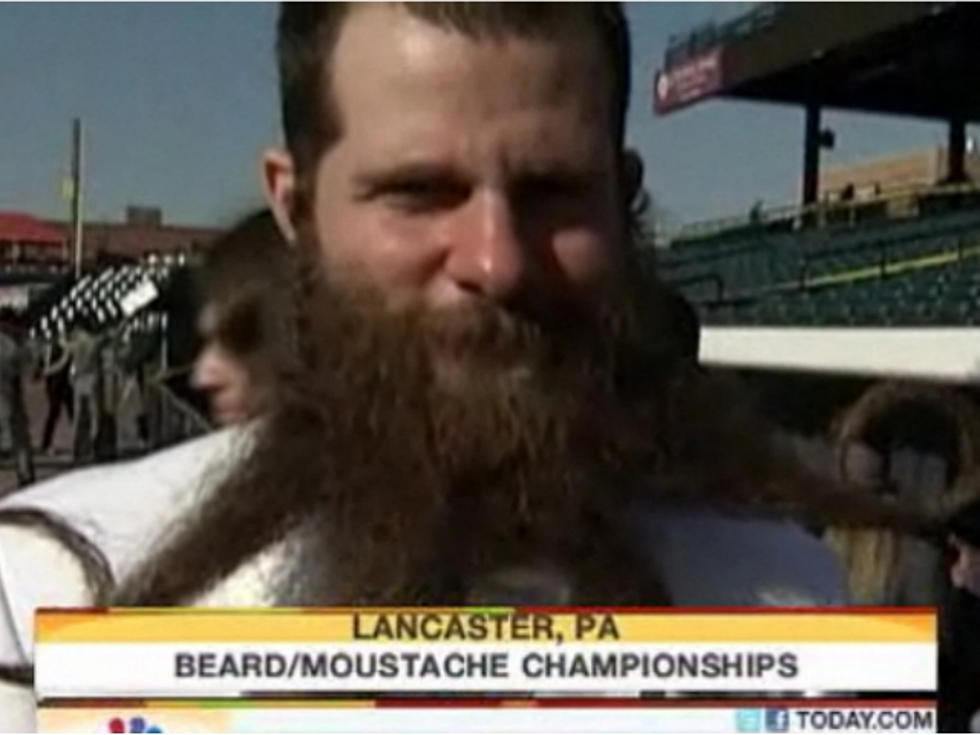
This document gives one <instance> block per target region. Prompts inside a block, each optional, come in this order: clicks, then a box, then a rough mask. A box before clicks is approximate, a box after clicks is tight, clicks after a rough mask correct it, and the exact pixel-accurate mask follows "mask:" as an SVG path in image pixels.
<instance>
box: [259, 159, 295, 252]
mask: <svg viewBox="0 0 980 735" xmlns="http://www.w3.org/2000/svg"><path fill="white" fill-rule="evenodd" d="M262 187H263V189H264V190H265V198H266V201H268V202H269V208H270V209H271V210H272V214H273V216H274V217H275V218H276V224H277V225H279V231H280V232H282V234H283V237H285V238H286V241H287V242H289V243H293V242H295V241H296V227H295V225H294V224H293V218H292V215H293V202H294V199H295V196H296V175H295V170H294V168H293V159H292V156H290V155H289V153H288V152H287V151H285V150H283V149H282V148H269V149H268V150H266V151H265V152H264V153H263V154H262Z"/></svg>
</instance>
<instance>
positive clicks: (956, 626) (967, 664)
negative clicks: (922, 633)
mask: <svg viewBox="0 0 980 735" xmlns="http://www.w3.org/2000/svg"><path fill="white" fill-rule="evenodd" d="M949 543H950V550H951V552H952V565H951V566H950V568H949V582H950V585H949V588H948V589H947V591H946V596H945V599H944V600H943V605H942V607H941V608H940V645H939V654H940V655H939V693H940V696H939V703H938V704H939V706H938V712H939V731H940V732H978V731H980V501H974V502H972V503H971V504H969V505H967V506H966V507H965V508H962V509H961V510H960V511H959V512H958V513H957V514H956V516H955V517H954V518H953V519H952V522H951V523H950V537H949Z"/></svg>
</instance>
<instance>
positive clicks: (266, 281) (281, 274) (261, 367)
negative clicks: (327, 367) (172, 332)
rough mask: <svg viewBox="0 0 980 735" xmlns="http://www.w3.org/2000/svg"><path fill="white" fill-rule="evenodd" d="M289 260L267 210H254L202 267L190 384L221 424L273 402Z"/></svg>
mask: <svg viewBox="0 0 980 735" xmlns="http://www.w3.org/2000/svg"><path fill="white" fill-rule="evenodd" d="M289 264H290V259H289V251H288V250H287V247H286V243H285V241H284V240H283V237H282V235H281V234H280V232H279V229H278V227H277V225H276V221H275V218H274V217H273V216H272V213H271V212H270V211H268V210H263V211H259V212H256V213H253V214H251V215H249V216H248V217H246V218H244V219H243V220H241V221H240V222H239V223H238V224H237V225H235V226H234V227H232V228H231V229H230V230H229V231H228V232H227V233H226V234H225V235H224V236H222V237H221V238H219V239H218V240H217V241H216V242H215V243H214V244H213V245H212V246H211V248H210V249H209V251H208V253H207V255H206V256H205V260H204V263H203V268H202V275H201V287H202V292H203V300H202V307H201V310H200V313H199V317H198V332H199V335H200V338H201V340H202V342H203V344H202V347H201V349H200V352H199V353H198V356H197V359H196V360H195V362H194V370H193V374H192V376H191V385H192V386H193V387H195V388H196V389H198V390H200V391H203V392H204V393H206V394H207V396H208V402H209V407H210V414H211V419H212V421H214V422H215V423H216V424H218V425H220V426H226V425H229V424H234V423H239V422H243V421H247V420H249V419H251V418H253V417H254V416H256V415H257V414H258V413H260V412H261V411H262V410H263V408H264V407H265V406H266V405H267V404H268V400H269V387H270V385H271V382H272V379H273V376H272V369H273V368H272V365H273V362H274V361H275V359H277V356H281V355H282V353H283V350H286V349H288V344H287V340H288V333H289V318H288V314H289V311H290V309H289V303H290V302H289V294H290V265H289Z"/></svg>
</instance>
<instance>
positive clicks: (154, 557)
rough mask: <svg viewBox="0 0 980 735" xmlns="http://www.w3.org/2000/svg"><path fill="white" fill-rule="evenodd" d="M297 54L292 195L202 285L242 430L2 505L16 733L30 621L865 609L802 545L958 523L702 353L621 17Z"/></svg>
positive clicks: (504, 13) (971, 554) (284, 171)
mask: <svg viewBox="0 0 980 735" xmlns="http://www.w3.org/2000/svg"><path fill="white" fill-rule="evenodd" d="M277 52H278V63H279V77H280V92H281V95H282V117H283V127H284V133H285V143H286V147H285V148H282V149H280V148H273V149H270V150H269V151H268V152H267V153H266V154H265V155H264V157H263V173H264V180H263V184H264V187H265V190H266V193H267V196H268V200H269V204H270V211H269V212H265V213H260V214H257V215H255V216H254V217H252V218H248V219H246V220H245V221H244V222H243V223H242V225H241V226H240V227H237V228H235V229H233V230H232V231H231V233H229V236H228V238H226V239H224V241H223V242H219V243H217V244H216V246H215V248H214V249H213V250H212V253H211V255H210V256H209V260H208V262H207V263H205V265H204V267H203V274H204V279H203V280H204V282H205V284H206V288H205V293H206V294H207V296H206V304H205V306H204V308H203V309H202V310H201V312H200V322H199V327H200V330H201V332H202V334H203V335H204V336H205V338H206V346H205V348H204V349H203V351H202V352H201V354H200V356H199V358H198V361H197V363H196V367H195V370H194V379H193V380H194V383H195V384H196V385H197V386H199V387H200V388H201V389H203V390H206V391H208V392H209V394H210V395H211V397H212V408H213V411H214V416H215V419H216V421H217V422H218V423H221V424H227V425H228V426H227V427H226V428H225V429H224V430H221V431H215V432H212V433H209V434H207V435H206V436H204V437H202V438H200V439H196V440H194V441H190V442H187V443H183V444H180V445H179V446H176V447H173V448H170V449H167V450H165V451H162V452H157V453H153V454H151V455H149V456H146V457H144V458H141V459H138V460H136V461H132V462H126V463H117V464H113V465H108V466H102V465H96V466H94V467H91V468H88V469H85V470H82V471H79V472H72V473H66V474H63V475H61V476H59V477H57V478H55V479H53V480H50V481H48V482H45V483H42V484H40V485H37V486H34V487H31V488H28V489H26V490H23V491H21V492H18V493H15V494H13V495H11V496H9V497H8V498H6V499H4V500H3V501H0V555H2V556H3V560H4V563H3V564H2V565H0V603H2V604H0V662H3V664H4V665H3V666H2V667H0V675H2V677H4V678H5V679H6V680H7V681H9V682H11V686H10V687H9V688H8V690H7V691H6V692H0V697H6V699H3V700H0V725H2V726H6V727H16V726H18V725H20V726H21V727H24V728H27V727H29V726H30V717H31V715H32V712H33V706H34V702H33V697H32V695H31V692H30V690H29V689H28V688H26V687H22V688H21V689H17V687H16V686H14V685H15V684H16V683H18V682H19V683H24V682H26V681H29V677H30V666H31V662H32V660H33V658H32V645H33V643H32V626H33V611H34V610H35V609H36V608H37V607H41V606H44V607H51V606H58V605H77V606H91V605H123V606H132V605H135V606H161V605H207V604H221V605H235V606H248V605H253V606H266V605H290V606H292V605H324V604H334V605H336V604H370V605H425V604H438V605H452V604H465V603H473V604H476V603H479V604H494V605H512V604H522V603H527V601H533V603H534V604H542V601H547V602H553V603H555V604H583V605H670V604H673V605H687V606H690V605H720V606H761V605H784V606H800V605H804V606H825V605H843V604H847V603H848V602H849V594H848V589H847V586H846V582H845V575H844V574H843V570H842V569H841V564H840V562H839V560H838V558H837V557H835V555H834V553H833V552H832V551H831V549H830V548H829V547H828V546H827V545H826V544H825V543H824V542H823V541H822V539H821V538H820V537H819V536H818V535H817V534H815V533H813V532H812V529H814V528H817V529H821V528H826V527H828V526H850V527H867V528H887V529H888V530H890V531H892V532H894V533H899V534H910V535H918V536H921V537H923V538H936V537H943V536H945V535H946V534H947V533H948V532H949V531H950V530H951V526H950V520H951V518H950V517H947V516H939V515H937V514H935V513H929V512H926V511H925V510H923V509H921V508H916V507H908V506H905V505H903V504H901V503H899V502H897V501H895V500H894V499H889V498H880V497H877V496H875V495H874V494H871V493H854V492H851V491H850V488H848V487H845V486H844V485H843V484H842V483H838V482H834V481H832V480H830V479H827V478H825V477H821V476H819V475H816V474H814V473H811V472H809V471H807V470H806V469H805V468H803V467H802V466H800V465H799V463H798V462H797V461H795V459H794V458H793V457H792V456H789V455H788V454H787V453H785V452H783V451H781V449H780V446H779V444H778V442H776V441H775V440H774V432H773V431H772V427H770V426H769V425H768V423H767V422H766V421H765V419H764V418H763V417H761V416H760V415H758V414H757V413H756V412H755V411H754V410H753V408H752V406H751V405H750V403H749V402H748V401H747V400H746V399H745V397H744V395H742V393H741V392H740V391H739V389H738V387H737V386H736V385H733V384H732V383H731V382H730V381H728V380H727V379H726V378H724V377H722V376H718V375H715V374H713V373H712V372H711V371H708V370H704V369H703V368H702V367H700V366H699V365H697V361H696V359H693V358H694V357H695V356H696V353H697V324H696V317H695V315H694V314H693V312H692V311H691V310H690V308H689V307H688V306H687V305H686V304H685V303H684V302H683V300H682V299H679V297H677V296H676V295H675V294H672V293H671V292H670V291H669V290H668V289H667V288H666V287H665V286H664V285H663V284H662V283H661V282H660V281H658V280H657V277H656V274H655V273H651V272H650V271H649V269H648V268H646V267H642V266H641V265H640V260H639V258H638V257H637V250H638V248H639V247H640V246H641V245H642V243H641V242H639V239H640V237H641V233H642V231H643V228H642V227H640V226H638V225H639V221H638V218H640V217H641V216H642V212H641V211H640V208H639V207H638V206H637V203H639V202H642V201H643V197H642V196H641V194H642V180H643V168H642V164H641V161H640V159H639V157H638V156H637V155H636V154H634V153H633V152H631V151H630V150H628V149H627V148H626V145H625V121H626V110H627V103H628V99H629V91H630V88H631V80H630V69H631V59H630V45H629V31H628V27H627V24H626V20H625V17H624V15H623V13H622V10H621V8H620V7H619V6H618V5H614V4H594V5H593V4H589V3H582V4H561V3H559V4H524V3H516V4H507V3H500V4H497V3H483V4H452V3H425V4H404V5H402V4H378V5H374V4H372V5H364V6H358V5H346V4H339V3H338V4H305V3H287V4H284V5H283V7H282V10H281V13H280V18H279V23H278V42H277ZM654 163H655V162H654ZM229 243H230V244H229ZM65 349H66V351H71V352H72V355H73V357H72V360H76V359H78V357H77V355H79V348H78V346H77V345H73V346H71V347H66V348H65ZM46 363H47V364H48V365H49V366H57V367H59V369H63V368H62V366H61V365H59V363H58V358H57V357H56V356H52V358H51V359H50V360H46ZM55 374H56V373H55V372H52V375H55ZM54 387H56V386H54ZM73 387H74V389H75V391H76V398H75V401H74V402H73V405H74V406H75V414H76V415H75V420H76V421H78V413H79V412H80V410H81V409H80V406H81V405H82V404H80V403H79V400H78V391H79V388H78V382H77V378H76V379H75V383H74V386H73ZM87 395H89V396H91V393H89V394H87ZM86 400H89V401H90V400H92V399H91V398H88V399H86ZM64 404H65V401H64V400H62V401H61V404H59V405H64ZM88 426H91V425H88ZM83 433H84V431H83ZM956 538H957V543H958V544H959V546H958V549H959V552H960V556H959V558H958V561H957V564H956V566H955V567H954V570H955V571H954V572H952V574H953V577H952V581H953V582H954V583H955V584H956V585H959V586H961V587H963V588H966V589H972V590H977V588H976V587H975V585H976V583H977V576H978V575H977V574H976V566H975V565H976V549H975V547H974V546H973V545H972V544H973V543H975V541H974V540H973V538H972V536H970V535H969V529H966V528H964V529H962V530H961V531H960V533H959V534H958V535H957V536H956ZM962 683H963V685H964V686H965V688H966V689H967V690H969V691H968V693H967V694H965V695H964V699H963V701H964V702H968V703H971V704H972V705H973V706H974V708H975V706H976V705H978V704H980V696H978V687H977V686H976V685H975V684H976V682H969V681H964V682H962ZM969 709H970V708H969V707H965V708H964V712H967V713H968V712H969ZM957 716H958V717H961V718H962V717H963V716H968V714H967V715H962V714H958V715H957ZM960 721H962V722H963V723H965V722H966V721H965V720H958V722H960Z"/></svg>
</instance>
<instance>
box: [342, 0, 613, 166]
mask: <svg viewBox="0 0 980 735" xmlns="http://www.w3.org/2000/svg"><path fill="white" fill-rule="evenodd" d="M593 35H594V34H593ZM602 62H603V57H602V54H601V53H600V52H599V49H598V43H597V42H596V41H595V40H594V39H593V40H590V38H589V34H588V33H587V32H586V31H585V29H584V26H583V30H582V32H580V33H575V32H573V33H572V34H571V35H569V36H565V35H561V34H557V35H556V36H555V38H550V37H548V38H543V37H534V38H526V37H524V36H518V35H516V34H506V33H500V34H495V35H493V36H487V37H482V36H481V37H480V38H474V37H472V36H468V35H464V34H462V33H460V32H456V31H454V30H451V29H448V30H447V29H444V28H442V27H440V26H436V25H434V24H432V23H429V22H428V21H426V20H425V19H422V18H417V17H414V16H412V15H411V14H410V13H409V12H408V11H407V10H405V9H404V8H400V7H397V6H396V7H392V6H389V5H372V6H370V7H369V8H367V9H362V10H357V11H355V12H353V13H352V14H351V17H350V18H348V21H347V23H346V24H345V28H344V30H343V31H342V33H341V37H340V38H339V39H338V44H337V47H336V49H335V53H334V56H333V62H332V64H331V71H332V73H333V78H332V80H331V84H330V86H331V88H332V92H333V95H332V96H333V98H334V101H335V105H336V108H337V112H338V113H339V115H340V117H341V127H342V128H344V129H345V133H347V134H353V135H370V136H371V137H376V136H377V137H381V138H384V137H386V136H394V135H395V134H396V133H397V134H398V136H397V137H399V138H411V139H413V140H416V141H418V144H419V145H422V146H423V147H431V146H429V145H428V143H427V142H426V139H427V138H428V139H429V141H428V142H429V143H445V144H451V143H452V142H453V141H447V140H443V138H444V137H445V136H446V134H447V131H446V130H444V129H440V128H443V127H446V126H449V127H452V126H458V127H459V128H461V129H462V128H466V127H468V125H469V124H470V123H474V122H475V123H478V124H479V125H480V126H486V125H487V124H488V122H489V121H491V120H503V119H504V118H505V117H506V122H507V124H508V125H513V126H516V127H518V128H522V129H521V130H520V132H521V133H522V135H523V137H525V139H528V140H530V139H533V138H534V136H537V137H538V138H541V139H542V140H541V141H540V143H547V142H548V140H547V138H553V137H555V136H558V137H559V138H562V137H568V138H575V137H577V138H578V139H579V140H581V139H582V137H583V133H584V134H586V135H587V136H591V135H602V136H607V135H608V132H609V127H608V126H609V125H610V124H611V122H612V117H613V115H612V112H611V109H610V108H611V104H612V100H611V97H612V95H611V94H608V93H606V94H604V93H603V91H602V90H603V87H604V86H605V87H606V89H609V86H608V85H610V84H611V81H610V80H609V79H608V77H609V76H610V74H609V70H608V69H607V68H605V66H604V64H603V63H602ZM549 115H550V117H549ZM469 142H472V141H469ZM553 142H554V143H560V141H559V140H555V141H553ZM379 143H380V141H379ZM398 144H403V141H398ZM533 145H537V144H533ZM586 145H592V143H589V144H586ZM545 147H547V146H545Z"/></svg>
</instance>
